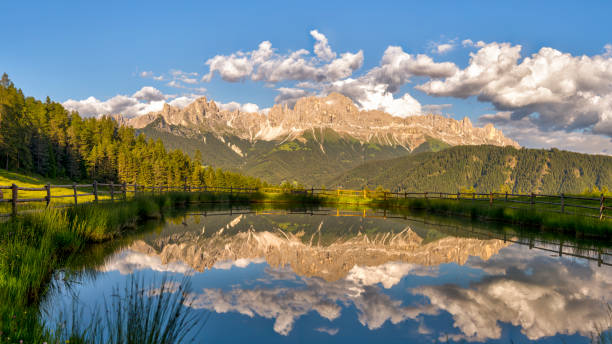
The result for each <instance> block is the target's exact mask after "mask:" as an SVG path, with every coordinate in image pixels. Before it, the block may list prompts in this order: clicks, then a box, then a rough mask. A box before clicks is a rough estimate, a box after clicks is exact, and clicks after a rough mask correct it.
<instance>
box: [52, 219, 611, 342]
mask: <svg viewBox="0 0 612 344" xmlns="http://www.w3.org/2000/svg"><path fill="white" fill-rule="evenodd" d="M149 227H151V228H148V229H146V228H145V229H143V230H142V231H140V232H139V233H136V234H134V235H133V236H131V237H129V238H126V239H124V240H121V241H120V242H119V243H113V244H110V245H108V244H107V245H105V246H101V247H94V248H92V250H93V253H91V254H90V255H85V256H94V257H97V258H95V259H93V258H90V257H89V258H83V260H84V261H86V262H84V263H82V265H83V266H80V267H79V266H78V264H77V266H75V267H73V268H72V269H67V270H65V271H62V272H59V273H58V274H57V276H56V278H57V279H56V281H55V282H54V283H53V284H54V287H53V288H52V292H50V293H49V295H48V297H47V300H46V302H44V303H43V305H42V307H43V310H44V312H45V314H46V320H47V322H48V323H55V322H57V321H58V320H60V319H65V314H69V313H71V312H77V316H78V317H79V318H80V319H85V320H86V319H89V318H90V317H91V314H92V313H93V312H94V311H95V310H100V309H104V303H105V301H104V300H105V298H108V297H109V296H111V295H113V293H116V292H117V290H118V287H119V289H121V288H122V286H124V285H126V283H128V281H129V279H130V278H133V276H135V275H136V276H139V277H138V278H143V279H145V280H148V281H152V282H151V283H153V284H154V285H153V286H151V288H153V289H152V290H154V289H155V288H159V287H161V285H160V284H161V283H162V281H164V278H165V282H164V283H166V286H167V287H168V289H167V290H169V291H170V292H172V291H173V290H176V286H177V285H178V283H181V282H182V281H184V278H185V276H187V277H188V279H189V281H190V283H191V288H190V292H189V295H188V299H189V301H190V307H191V308H192V309H193V312H194V313H193V314H196V315H197V316H198V317H201V318H202V319H205V323H204V325H203V327H202V329H201V331H200V332H199V333H198V335H197V337H196V338H194V342H197V343H199V342H208V343H236V342H248V343H313V342H317V343H372V342H386V343H431V342H436V341H441V342H447V341H449V342H453V341H467V342H501V343H510V342H515V343H517V342H519V343H522V342H531V341H537V342H542V343H558V342H561V341H563V342H565V343H589V342H591V336H592V335H593V334H594V333H597V332H601V331H602V330H605V329H609V328H610V326H612V313H611V311H610V308H609V304H610V303H612V249H611V248H610V246H607V245H606V244H600V245H594V244H593V243H589V242H584V241H576V240H573V239H570V238H563V237H560V236H558V235H553V234H548V235H534V234H530V233H525V232H522V231H520V230H519V229H516V228H509V227H503V226H492V225H488V224H486V223H470V222H466V221H463V220H461V219H449V218H443V217H432V216H424V215H423V214H420V215H419V214H416V215H415V214H412V215H411V214H393V213H390V212H387V211H383V210H373V209H329V208H317V209H254V208H216V209H213V208H208V209H204V208H200V209H197V210H190V211H188V212H187V213H186V214H183V215H181V216H177V217H174V218H171V219H166V221H165V222H164V223H163V224H153V225H149ZM608 331H609V330H608Z"/></svg>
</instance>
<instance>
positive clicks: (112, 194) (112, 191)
mask: <svg viewBox="0 0 612 344" xmlns="http://www.w3.org/2000/svg"><path fill="white" fill-rule="evenodd" d="M114 185H115V184H114V183H113V182H111V184H110V194H111V202H113V201H114V200H115V188H114V187H113V186H114Z"/></svg>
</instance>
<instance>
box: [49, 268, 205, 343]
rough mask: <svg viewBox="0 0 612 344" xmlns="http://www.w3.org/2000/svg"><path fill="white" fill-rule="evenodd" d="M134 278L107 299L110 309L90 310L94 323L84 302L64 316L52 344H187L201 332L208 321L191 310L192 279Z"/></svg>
mask: <svg viewBox="0 0 612 344" xmlns="http://www.w3.org/2000/svg"><path fill="white" fill-rule="evenodd" d="M156 285H157V283H156V281H155V280H152V281H145V279H144V277H138V276H134V275H132V276H131V277H130V279H128V280H127V281H126V284H125V286H124V287H123V288H120V287H119V286H115V287H114V288H113V291H112V293H111V295H105V297H104V308H103V309H101V308H99V307H96V308H94V309H93V310H90V313H91V314H89V317H88V318H89V320H87V321H84V320H83V318H82V316H83V315H86V314H84V313H85V312H86V311H85V309H83V307H82V306H79V305H80V301H79V300H78V297H75V300H74V302H73V305H72V309H71V310H69V311H68V312H65V313H63V314H60V319H59V322H58V324H57V326H56V329H55V330H53V331H52V332H53V333H52V334H51V335H50V339H51V340H52V342H59V343H66V342H70V343H91V344H98V343H99V344H137V343H138V344H141V343H142V344H156V343H184V342H186V340H188V339H193V338H188V336H189V337H193V336H194V335H195V334H197V333H198V332H199V330H201V328H202V326H203V325H204V324H205V323H206V318H202V317H198V316H196V314H195V312H194V309H193V308H192V307H191V305H192V302H193V298H190V297H189V295H190V288H191V284H190V281H189V277H185V278H183V279H182V281H180V282H179V281H173V280H170V279H168V278H167V276H164V277H162V279H161V284H160V287H159V288H155V286H156Z"/></svg>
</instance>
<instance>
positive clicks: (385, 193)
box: [383, 191, 387, 201]
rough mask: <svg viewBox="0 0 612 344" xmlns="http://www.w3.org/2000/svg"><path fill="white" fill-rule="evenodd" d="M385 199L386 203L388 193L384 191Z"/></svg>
mask: <svg viewBox="0 0 612 344" xmlns="http://www.w3.org/2000/svg"><path fill="white" fill-rule="evenodd" d="M383 197H384V198H385V201H386V200H387V191H383Z"/></svg>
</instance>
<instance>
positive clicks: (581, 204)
mask: <svg viewBox="0 0 612 344" xmlns="http://www.w3.org/2000/svg"><path fill="white" fill-rule="evenodd" d="M58 188H62V189H64V190H63V191H64V193H63V194H57V193H56V194H54V193H53V189H58ZM2 189H5V190H6V189H8V190H11V192H10V194H11V197H10V198H4V197H2V198H1V199H0V204H1V202H10V204H11V212H10V213H8V214H0V216H11V215H13V216H14V215H16V214H17V205H18V204H23V203H28V202H36V203H44V204H46V206H49V204H50V203H51V200H52V199H54V198H71V202H69V203H72V204H75V205H77V204H79V203H83V201H82V200H81V201H79V197H89V199H91V196H93V201H94V202H98V201H99V200H100V198H101V197H102V195H105V196H104V197H105V199H106V200H108V201H111V202H112V201H115V200H125V199H127V198H128V194H131V195H137V194H139V193H145V192H146V193H150V194H155V193H162V192H171V191H181V192H216V193H218V192H224V193H230V194H235V193H236V194H239V193H257V192H259V193H265V194H304V195H311V196H318V197H348V198H363V199H374V200H393V199H424V200H429V199H449V200H469V201H472V202H485V203H488V204H489V206H491V207H492V206H493V205H494V204H496V205H503V206H504V207H508V208H515V209H516V208H525V207H537V209H538V210H539V211H548V212H556V213H561V214H575V215H581V216H590V217H595V218H599V219H600V220H604V219H606V218H612V216H611V215H609V211H610V210H612V205H607V204H606V197H604V195H603V194H602V195H601V196H600V197H598V198H594V197H582V196H573V195H564V194H560V195H544V194H535V193H531V194H514V193H497V192H490V193H462V192H457V193H446V192H408V191H403V192H389V191H381V190H367V189H363V190H347V189H316V188H310V189H307V188H300V189H289V188H274V187H266V188H236V187H218V186H191V185H188V184H187V183H185V184H184V185H182V186H167V185H163V186H144V185H138V184H125V183H123V184H112V183H111V184H109V183H97V182H93V183H92V184H76V183H74V184H72V185H50V184H47V185H45V186H43V187H39V188H32V187H20V186H18V185H16V184H12V185H10V186H0V194H2ZM66 189H69V190H71V192H69V193H68V194H66V193H65V191H66ZM19 191H37V192H41V193H42V194H43V196H42V197H37V198H20V197H19ZM84 191H85V192H84ZM608 201H609V200H608Z"/></svg>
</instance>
